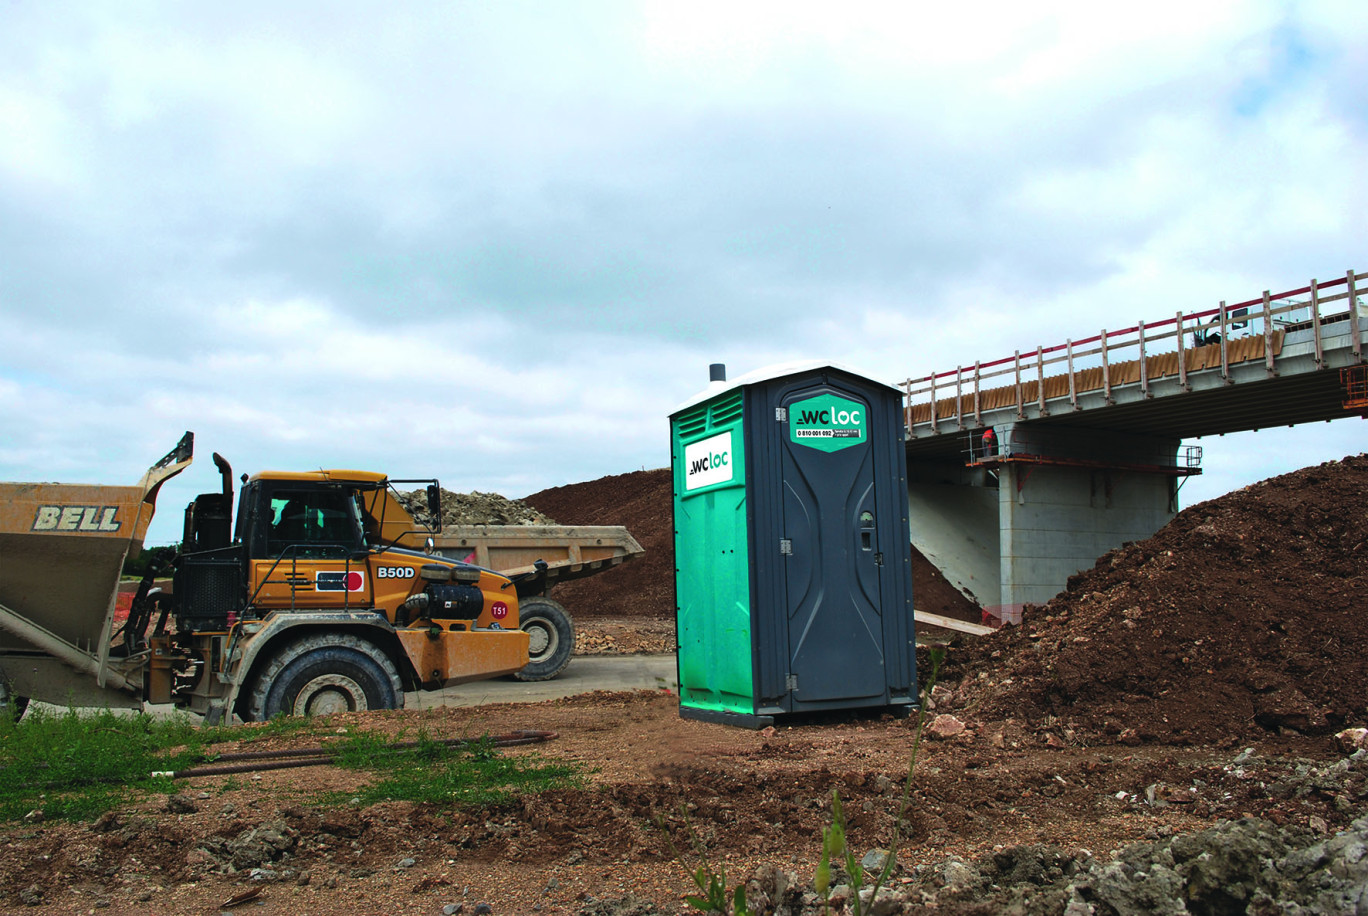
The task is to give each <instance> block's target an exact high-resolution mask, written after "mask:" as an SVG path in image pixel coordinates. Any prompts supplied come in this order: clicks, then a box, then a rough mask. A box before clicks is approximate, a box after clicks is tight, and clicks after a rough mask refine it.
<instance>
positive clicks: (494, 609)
mask: <svg viewBox="0 0 1368 916" xmlns="http://www.w3.org/2000/svg"><path fill="white" fill-rule="evenodd" d="M489 613H490V616H492V617H493V618H494V619H495V620H503V619H504V618H505V617H507V616H508V605H506V604H504V603H503V602H502V601H495V602H494V603H493V604H491V605H490V606H489Z"/></svg>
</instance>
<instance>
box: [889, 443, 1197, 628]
mask: <svg viewBox="0 0 1368 916" xmlns="http://www.w3.org/2000/svg"><path fill="white" fill-rule="evenodd" d="M982 433H983V430H982V429H980V430H975V431H974V432H973V433H971V434H970V435H969V436H966V437H965V439H964V445H965V457H966V461H965V462H964V463H956V464H946V463H943V462H939V463H937V462H919V461H915V460H910V461H909V467H908V505H909V509H910V512H911V516H910V519H911V527H912V543H913V544H914V545H915V546H916V547H917V549H918V550H920V551H921V552H922V553H923V554H924V555H926V557H927V558H928V559H929V560H930V561H931V562H932V563H933V564H934V565H936V566H937V567H938V568H939V569H940V570H941V572H942V573H943V574H944V575H945V576H946V578H947V579H948V580H949V581H950V582H951V583H952V584H954V585H955V586H956V587H957V588H959V589H960V590H961V591H963V592H966V593H967V594H970V595H971V596H972V597H973V598H974V599H975V600H976V601H978V603H979V604H980V605H982V606H983V608H984V610H985V612H987V613H988V614H989V615H991V616H992V617H993V618H996V619H997V620H1001V621H1003V622H1008V623H1019V622H1020V621H1021V609H1022V606H1023V605H1025V604H1043V603H1045V602H1046V601H1048V600H1049V599H1050V598H1052V597H1054V596H1055V595H1056V594H1058V593H1059V592H1060V591H1062V590H1063V589H1064V587H1065V585H1066V584H1067V582H1068V579H1069V577H1070V576H1072V575H1073V574H1074V573H1076V572H1079V571H1080V570H1083V569H1088V568H1090V567H1091V566H1092V565H1093V564H1094V563H1095V562H1096V560H1097V558H1098V557H1099V556H1101V555H1102V554H1104V553H1106V552H1107V551H1108V550H1111V549H1113V548H1115V547H1119V546H1121V545H1122V544H1124V543H1126V542H1128V541H1136V540H1142V539H1144V538H1147V537H1149V536H1150V535H1152V534H1154V532H1156V531H1158V530H1159V529H1160V528H1162V527H1163V526H1164V525H1165V524H1167V523H1168V521H1169V520H1170V519H1171V518H1173V516H1174V514H1176V512H1177V510H1178V499H1177V492H1178V482H1179V481H1180V480H1181V479H1182V478H1183V477H1185V476H1187V475H1189V474H1192V473H1198V470H1197V468H1196V467H1195V464H1196V462H1197V459H1198V457H1199V454H1200V453H1199V452H1196V453H1194V451H1193V449H1192V447H1187V448H1184V447H1182V446H1181V443H1180V442H1179V440H1177V439H1173V438H1167V437H1162V436H1144V435H1135V434H1129V433H1118V432H1113V431H1108V430H1102V429H1096V428H1093V429H1077V428H1069V427H1059V426H1053V427H1040V426H1029V425H1017V424H1005V425H1002V426H998V427H995V428H994V433H995V441H994V442H993V443H992V444H991V446H990V447H988V448H985V447H984V444H983V439H982ZM1190 465H1192V466H1190Z"/></svg>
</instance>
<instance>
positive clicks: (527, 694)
mask: <svg viewBox="0 0 1368 916" xmlns="http://www.w3.org/2000/svg"><path fill="white" fill-rule="evenodd" d="M677 671H678V668H677V667H676V663H675V656H674V654H673V653H671V654H669V655H585V656H579V657H576V658H573V659H571V660H570V664H569V666H568V667H567V668H566V669H565V670H564V671H562V672H561V674H560V676H559V677H556V678H553V679H551V680H549V681H534V682H530V683H525V682H523V681H517V680H513V679H512V678H508V679H504V678H498V679H495V680H490V681H476V682H475V683H472V684H462V685H460V686H459V687H448V688H447V689H445V690H436V691H420V692H418V693H406V694H404V707H405V708H406V709H433V708H436V707H442V706H481V705H483V704H485V703H537V702H540V701H542V700H557V699H560V698H561V697H568V696H575V695H576V694H580V693H589V692H590V691H593V690H660V689H662V688H668V689H670V690H672V691H675V692H678V690H679V679H678V677H677V676H676V672H677ZM30 708H31V709H42V710H44V711H45V712H47V713H48V714H49V715H61V714H62V713H64V712H66V709H65V707H60V706H50V705H48V704H47V703H39V702H34V703H32V704H31V705H30ZM146 710H147V712H148V713H149V714H151V715H153V716H156V717H157V718H170V717H172V716H177V715H180V716H185V717H187V718H188V719H190V720H191V721H192V722H198V721H199V719H200V717H199V716H197V715H194V714H192V713H189V712H185V711H184V710H178V709H176V707H174V706H170V705H166V706H153V705H150V704H149V705H148V706H147V707H146ZM82 711H83V712H84V711H87V710H82ZM88 711H89V712H96V711H97V710H94V709H91V710H88ZM115 712H116V713H118V714H120V715H135V714H136V713H137V712H138V710H135V709H127V710H124V709H119V710H115Z"/></svg>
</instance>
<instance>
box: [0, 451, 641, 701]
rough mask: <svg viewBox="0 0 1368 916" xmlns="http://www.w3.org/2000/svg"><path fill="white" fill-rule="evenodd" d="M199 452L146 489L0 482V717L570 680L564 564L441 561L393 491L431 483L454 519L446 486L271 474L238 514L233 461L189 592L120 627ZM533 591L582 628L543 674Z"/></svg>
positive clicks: (555, 625) (201, 504)
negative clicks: (162, 521)
mask: <svg viewBox="0 0 1368 916" xmlns="http://www.w3.org/2000/svg"><path fill="white" fill-rule="evenodd" d="M193 447H194V436H193V434H191V433H186V435H185V437H184V438H183V439H182V440H181V442H180V443H179V444H178V445H177V446H176V448H175V449H173V450H172V451H171V452H170V453H169V454H167V455H166V457H164V458H163V459H162V460H161V461H159V462H157V463H156V464H155V465H154V466H153V467H152V468H151V469H149V470H148V472H147V473H146V474H145V475H144V476H143V478H142V480H140V481H139V482H138V484H137V485H135V486H132V487H110V486H79V485H67V484H22V483H18V484H16V483H6V484H0V705H3V706H5V707H6V708H7V709H8V711H9V712H10V713H11V714H21V713H22V711H23V707H24V705H25V704H26V703H27V701H28V698H30V697H33V698H37V699H41V700H44V701H47V702H51V703H57V704H62V705H77V706H138V705H140V704H142V703H144V702H150V703H175V704H177V705H178V706H181V707H184V708H186V709H189V710H191V711H193V712H196V713H200V714H203V715H204V716H205V720H206V722H210V723H213V722H220V721H227V720H228V719H229V718H230V717H231V716H232V715H234V714H235V715H237V716H239V717H241V718H242V719H244V720H248V721H250V720H263V719H268V718H271V717H272V716H275V715H278V714H282V713H286V714H296V715H315V714H323V713H329V712H339V711H345V710H356V709H393V708H397V707H400V706H402V705H403V703H404V691H405V690H417V689H439V688H442V687H446V686H451V685H453V684H459V683H463V682H466V681H472V680H478V679H482V678H489V677H495V676H498V675H503V674H522V675H523V676H524V677H528V678H534V679H535V678H540V677H546V676H552V675H554V674H555V673H557V672H559V671H560V669H561V668H563V667H564V664H565V661H566V660H567V659H568V656H569V653H570V650H571V649H572V648H573V627H572V626H571V624H570V622H569V618H568V615H566V614H565V613H564V611H563V609H560V608H559V606H558V605H555V604H554V602H550V601H549V600H548V599H546V598H544V597H540V596H541V595H543V594H544V592H545V590H546V588H547V581H548V578H549V574H548V570H549V569H550V568H551V566H550V564H548V563H547V562H545V561H542V560H537V561H534V562H532V563H531V564H530V566H529V568H527V569H526V570H523V571H520V572H515V573H512V574H509V575H505V574H502V573H499V572H496V571H494V570H492V569H488V568H484V567H481V566H478V565H476V564H474V563H471V562H466V561H465V560H464V559H453V558H450V557H444V556H441V555H440V554H437V553H435V552H434V551H435V546H434V544H433V543H432V541H431V540H430V538H431V537H432V535H433V534H434V533H432V532H423V531H420V530H417V529H416V525H415V523H414V521H413V519H412V517H411V516H410V515H409V514H408V513H407V512H406V511H404V509H403V508H402V506H401V505H400V504H399V502H398V501H397V500H396V499H395V498H394V491H393V489H392V488H391V484H392V483H396V482H399V483H426V484H427V487H426V492H427V496H428V501H429V506H428V508H429V510H430V511H431V513H432V515H433V517H437V518H440V517H441V514H440V505H439V502H440V488H439V487H438V486H437V482H436V481H435V480H434V481H391V480H390V479H388V478H387V477H386V476H385V475H383V474H378V473H374V472H369V471H350V470H325V471H307V472H298V473H282V472H263V473H259V474H257V475H255V476H253V477H250V478H248V477H246V476H245V475H244V477H243V482H242V484H243V485H242V490H241V493H240V494H239V496H238V499H237V505H236V511H234V496H233V475H232V469H231V468H230V467H229V465H228V462H227V461H225V460H224V459H223V458H222V457H221V456H219V455H217V454H215V455H214V463H215V465H216V466H217V468H218V470H219V473H220V476H221V478H222V487H221V490H220V491H219V492H215V493H206V494H203V495H200V496H198V497H196V498H195V500H194V501H193V502H191V503H190V505H189V506H188V507H187V508H186V512H185V528H184V535H183V539H182V543H181V550H180V553H179V555H178V556H177V557H176V559H175V561H174V576H173V579H172V583H173V585H172V588H171V589H170V591H167V590H165V589H162V588H157V587H156V586H155V584H154V583H155V581H156V579H155V576H156V575H157V572H158V571H157V570H155V569H153V570H150V571H149V573H148V575H147V577H146V578H145V579H144V580H143V582H142V583H140V585H139V587H138V590H137V593H136V594H135V595H134V597H133V600H132V605H131V609H130V611H129V614H128V617H127V619H126V620H125V621H123V622H122V623H117V624H116V617H115V607H116V598H117V593H118V580H119V574H120V570H121V569H122V566H123V562H124V560H125V558H126V557H127V556H129V555H130V554H132V553H136V552H137V551H138V550H140V549H141V546H142V542H143V539H144V537H145V536H146V533H147V528H148V524H149V523H150V522H151V519H152V513H153V509H154V507H155V502H156V497H157V492H158V490H159V489H160V487H161V485H162V484H163V483H164V482H165V481H166V480H168V479H170V478H171V477H173V476H175V475H176V474H178V473H180V472H181V471H182V470H184V469H185V468H186V467H188V466H189V465H190V463H191V460H192V453H193ZM628 540H630V537H629V538H628ZM417 544H421V545H422V547H423V549H416V547H415V545H417ZM632 544H633V546H635V542H632ZM636 551H637V552H640V548H639V547H637V548H636ZM590 562H593V561H592V560H591V561H590ZM562 565H565V564H562ZM520 592H522V593H523V595H524V596H526V598H527V601H526V604H528V605H533V606H536V611H537V613H536V615H535V617H536V618H537V619H538V620H550V621H551V623H549V624H545V626H550V627H551V628H552V630H553V631H554V633H556V634H559V633H568V634H569V640H568V644H567V643H566V641H565V640H564V639H561V640H559V641H558V642H557V644H556V646H555V649H556V651H555V652H552V653H549V654H548V653H547V652H546V647H545V646H543V647H542V649H543V652H542V654H543V655H544V656H546V657H544V658H543V659H542V661H543V662H544V664H543V665H542V666H541V668H540V669H538V668H536V666H533V668H532V670H529V662H530V661H531V660H532V659H531V658H530V656H529V642H530V641H531V640H532V639H533V638H538V639H539V640H541V641H545V639H544V638H543V637H537V636H536V634H535V630H536V627H533V628H532V629H533V630H534V635H533V636H530V635H529V633H528V632H525V631H524V630H523V629H521V628H520V623H521V617H520V600H519V599H520V594H519V593H520ZM538 602H542V603H543V605H544V604H549V605H552V607H550V608H547V607H545V606H538ZM557 614H559V615H560V617H563V618H564V619H563V620H560V619H559V618H558V617H557ZM551 669H554V670H551ZM548 672H549V673H548Z"/></svg>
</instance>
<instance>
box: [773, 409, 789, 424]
mask: <svg viewBox="0 0 1368 916" xmlns="http://www.w3.org/2000/svg"><path fill="white" fill-rule="evenodd" d="M774 419H775V421H777V422H779V423H783V422H784V421H785V420H787V419H788V408H787V407H776V408H774Z"/></svg>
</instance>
